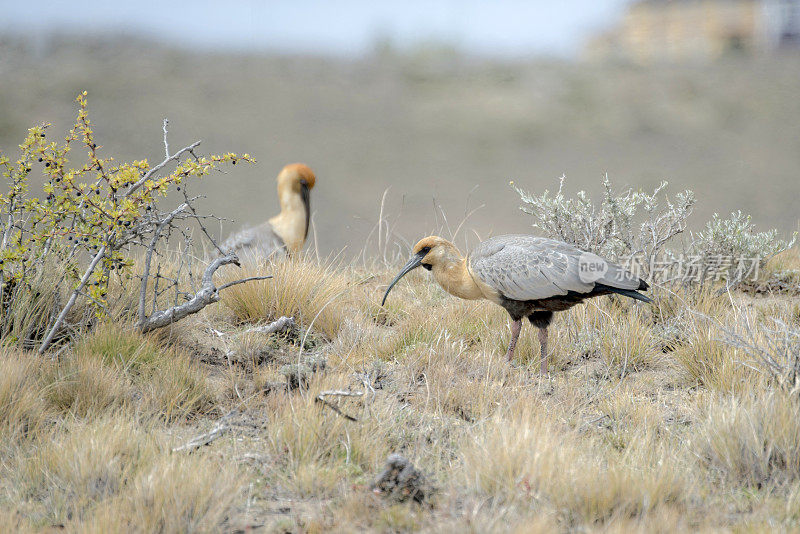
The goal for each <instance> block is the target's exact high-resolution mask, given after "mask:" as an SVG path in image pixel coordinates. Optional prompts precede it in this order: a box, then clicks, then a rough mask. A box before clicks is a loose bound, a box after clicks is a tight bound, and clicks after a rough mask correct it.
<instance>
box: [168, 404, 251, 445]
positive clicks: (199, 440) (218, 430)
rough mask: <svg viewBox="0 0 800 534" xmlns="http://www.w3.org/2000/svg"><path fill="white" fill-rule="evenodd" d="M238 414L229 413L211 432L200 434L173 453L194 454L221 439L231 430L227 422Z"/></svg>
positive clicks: (234, 412)
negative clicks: (184, 452) (196, 450)
mask: <svg viewBox="0 0 800 534" xmlns="http://www.w3.org/2000/svg"><path fill="white" fill-rule="evenodd" d="M236 413H237V412H236V410H234V411H232V412H228V413H227V414H226V415H225V416H223V417H222V419H220V420H219V421H217V424H216V425H214V428H212V429H211V430H210V431H209V432H206V433H205V434H200V435H199V436H197V437H195V438H192V439H191V440H189V442H188V443H186V444H184V445H181V446H180V447H175V448H173V449H172V452H182V451H188V452H192V451H193V450H195V449H199V448H200V447H203V446H205V445H208V444H209V443H211V442H212V441H214V440H215V439H217V438H219V437H220V436H222V435H223V434H224V433H225V432H227V431H228V430H230V429H231V427H230V425H229V424H228V423H227V420H228V419H230V418H231V417H232V416H233V415H234V414H236Z"/></svg>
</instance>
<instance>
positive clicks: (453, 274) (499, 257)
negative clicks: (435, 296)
mask: <svg viewBox="0 0 800 534" xmlns="http://www.w3.org/2000/svg"><path fill="white" fill-rule="evenodd" d="M419 266H422V267H424V268H425V269H427V270H429V271H431V272H432V273H433V277H434V278H435V279H436V281H437V282H438V283H439V285H440V286H442V288H443V289H444V290H445V291H447V292H448V293H450V294H451V295H455V296H456V297H459V298H462V299H469V300H474V299H488V300H490V301H492V302H494V303H495V304H499V305H500V306H502V307H503V308H505V309H506V311H508V313H509V315H511V319H512V320H513V323H512V325H511V343H510V344H509V346H508V352H507V353H506V356H507V357H508V359H509V361H510V360H511V359H512V358H513V356H514V347H516V345H517V339H518V338H519V332H520V329H521V328H522V319H523V318H524V317H527V318H528V320H530V322H531V324H532V325H533V326H535V327H537V328H538V329H539V344H540V345H541V349H542V364H541V372H542V373H543V374H546V373H547V327H548V326H549V325H550V322H551V321H552V320H553V313H554V312H559V311H564V310H568V309H569V308H571V307H572V306H575V305H576V304H578V303H580V302H582V301H584V300H586V299H588V298H592V297H598V296H601V295H610V294H618V295H623V296H626V297H630V298H633V299H636V300H641V301H643V302H652V301H651V300H650V299H649V298H647V297H646V296H644V295H642V294H641V293H638V292H637V290H646V289H648V285H647V282H645V281H644V280H642V279H640V278H639V277H637V276H635V275H633V274H631V273H629V272H627V271H625V269H623V268H622V267H621V266H619V265H616V264H614V263H611V262H608V261H606V260H604V259H603V258H601V257H600V256H598V255H596V254H592V253H590V252H584V251H582V250H580V249H578V248H576V247H574V246H573V245H570V244H568V243H564V242H562V241H556V240H553V239H546V238H543V237H535V236H531V235H501V236H497V237H492V238H490V239H487V240H486V241H484V242H482V243H480V244H479V245H478V246H477V247H475V249H474V250H473V251H472V252H471V253H470V254H468V255H467V257H463V256H462V255H461V253H460V252H459V251H458V249H457V248H456V247H455V245H453V244H452V243H451V242H449V241H447V240H446V239H443V238H441V237H438V236H430V237H426V238H425V239H422V240H421V241H419V242H418V243H417V244H416V245H414V248H413V250H412V256H411V259H409V260H408V263H406V264H405V266H404V267H403V270H402V271H400V273H399V274H398V275H397V276H396V277H395V278H394V280H392V283H391V284H389V287H388V289H387V290H386V294H385V295H384V296H383V301H382V302H381V305H383V304H384V303H385V302H386V297H387V296H388V295H389V291H391V290H392V288H393V287H394V286H395V284H397V282H398V281H399V280H400V279H401V278H402V277H403V276H404V275H406V274H407V273H408V272H410V271H412V270H413V269H416V268H417V267H419Z"/></svg>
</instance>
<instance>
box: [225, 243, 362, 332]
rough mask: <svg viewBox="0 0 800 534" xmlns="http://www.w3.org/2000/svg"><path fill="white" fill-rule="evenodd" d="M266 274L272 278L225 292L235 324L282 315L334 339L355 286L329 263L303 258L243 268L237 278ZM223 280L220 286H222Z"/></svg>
mask: <svg viewBox="0 0 800 534" xmlns="http://www.w3.org/2000/svg"><path fill="white" fill-rule="evenodd" d="M263 274H269V275H272V279H270V280H264V281H261V282H251V283H247V284H240V285H238V286H234V287H231V288H229V289H226V290H225V291H224V292H223V293H222V302H223V303H224V304H225V306H227V307H228V308H229V309H230V310H231V311H232V312H233V315H234V317H235V318H236V320H237V321H246V322H263V321H273V320H275V319H277V318H279V317H281V316H283V315H286V316H290V317H294V318H295V319H296V320H297V321H298V322H299V323H300V324H302V325H305V326H306V327H311V326H313V327H314V328H315V329H317V330H319V331H321V332H322V333H324V334H325V336H327V337H328V338H329V339H333V338H334V337H336V334H337V333H338V332H339V330H340V328H341V326H342V323H343V322H344V320H345V317H347V310H348V308H349V306H348V303H351V302H353V298H354V295H353V292H354V291H355V286H354V284H353V281H352V280H350V279H349V278H348V277H347V276H345V275H344V274H343V273H341V272H338V271H337V270H336V269H335V268H334V266H333V265H332V264H330V263H319V262H317V261H314V260H312V259H310V258H308V257H306V256H300V257H298V258H294V259H285V258H281V259H279V260H275V261H273V262H270V263H266V264H265V265H263V266H262V267H260V268H257V269H253V268H245V269H244V270H243V271H241V272H237V273H236V276H237V277H247V276H257V275H263ZM224 281H225V280H222V281H221V282H220V283H224Z"/></svg>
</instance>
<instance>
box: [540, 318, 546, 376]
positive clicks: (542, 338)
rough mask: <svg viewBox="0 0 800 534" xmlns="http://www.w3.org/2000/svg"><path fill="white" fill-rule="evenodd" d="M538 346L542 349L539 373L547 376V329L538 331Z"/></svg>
mask: <svg viewBox="0 0 800 534" xmlns="http://www.w3.org/2000/svg"><path fill="white" fill-rule="evenodd" d="M539 345H541V347H542V368H541V373H542V374H543V375H546V374H547V328H546V327H545V328H540V329H539Z"/></svg>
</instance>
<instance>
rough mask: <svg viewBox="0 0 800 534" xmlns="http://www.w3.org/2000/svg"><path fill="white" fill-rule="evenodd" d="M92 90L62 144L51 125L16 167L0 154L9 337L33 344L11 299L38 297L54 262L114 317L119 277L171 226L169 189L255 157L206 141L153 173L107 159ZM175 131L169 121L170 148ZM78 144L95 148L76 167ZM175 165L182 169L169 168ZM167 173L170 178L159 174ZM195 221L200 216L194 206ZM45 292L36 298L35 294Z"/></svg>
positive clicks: (65, 283)
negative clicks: (163, 203)
mask: <svg viewBox="0 0 800 534" xmlns="http://www.w3.org/2000/svg"><path fill="white" fill-rule="evenodd" d="M86 94H87V93H86V92H85V91H84V92H83V93H82V94H80V95H78V97H77V99H76V100H77V102H78V104H79V108H78V115H77V120H76V122H75V124H74V125H73V127H72V128H71V129H70V131H69V133H68V134H67V136H66V138H65V139H64V142H63V143H59V142H57V141H50V140H49V139H48V138H47V133H46V132H47V129H48V128H49V127H50V126H51V125H50V124H43V125H41V126H36V127H33V128H30V129H29V130H28V135H27V137H26V138H25V140H24V142H23V143H22V144H21V145H19V147H20V151H21V154H20V156H19V158H18V159H17V160H16V161H12V160H11V159H9V157H7V156H6V155H4V154H2V152H0V169H1V170H2V175H3V177H4V178H5V180H6V181H7V184H8V189H7V192H0V229H1V230H0V231H2V241H0V297H1V298H0V336H2V337H4V338H6V341H8V340H9V339H11V341H12V342H16V341H26V342H27V344H30V342H31V340H30V339H28V340H24V339H21V338H20V336H23V337H24V336H26V335H28V336H29V335H30V332H20V331H17V330H16V329H15V328H14V327H13V324H12V323H13V322H14V310H12V305H13V304H12V303H14V302H21V301H23V300H26V299H27V300H28V301H30V300H31V295H29V293H31V292H34V291H35V285H34V284H33V282H34V281H36V280H41V279H42V275H43V271H44V270H45V269H47V268H48V266H49V267H50V268H51V269H52V266H53V265H56V266H57V268H58V269H59V270H60V271H61V277H60V287H59V288H57V289H63V290H66V291H70V292H73V291H74V292H77V293H78V294H79V296H81V297H83V298H84V299H86V300H87V301H88V303H89V308H90V309H92V310H93V313H94V315H95V316H96V317H99V316H102V315H104V314H106V313H107V312H108V308H107V304H108V302H107V300H108V294H109V284H110V281H111V278H112V275H115V276H117V277H118V279H119V281H120V282H121V283H122V284H123V285H124V284H126V283H127V282H128V281H130V279H131V277H132V276H133V275H134V273H133V272H132V271H133V265H134V257H135V254H136V253H138V252H142V251H143V250H145V249H146V247H147V246H148V244H149V241H150V240H151V239H152V238H151V236H152V235H153V234H155V232H159V233H161V231H162V230H163V227H162V228H159V227H158V226H159V225H160V223H161V222H163V216H162V217H159V211H158V206H157V202H158V199H159V198H163V197H165V196H166V195H167V193H168V192H169V191H170V190H173V189H177V190H180V187H179V186H180V184H181V183H182V182H183V181H184V180H186V179H188V178H200V177H202V176H205V175H207V174H209V172H211V170H212V169H214V168H215V167H217V166H219V165H220V164H223V163H231V164H234V165H235V164H236V162H237V161H247V162H252V161H253V160H252V158H251V157H250V156H249V155H248V154H244V155H237V154H233V153H226V154H223V155H212V156H207V157H198V156H196V155H195V153H194V148H195V147H196V146H197V145H198V144H199V142H198V143H195V144H193V145H191V146H189V147H186V148H184V149H182V150H180V151H178V152H176V153H175V154H172V155H169V154H168V153H167V157H166V159H165V160H164V161H163V162H162V163H160V164H158V165H156V166H153V167H151V166H150V164H149V163H148V161H147V160H146V159H143V160H134V161H132V162H130V163H121V164H117V163H116V162H115V161H114V160H113V158H104V157H101V155H100V150H99V149H100V147H99V146H98V145H97V143H96V141H95V138H94V131H93V129H92V123H91V121H90V120H89V115H88V110H87V99H86ZM166 134H167V132H166V122H165V125H164V136H165V139H164V141H165V147H166V146H167V144H166ZM76 145H78V146H83V147H84V148H85V149H87V159H86V161H85V163H83V164H82V165H81V166H76V167H72V166H71V163H72V162H71V161H70V160H69V159H68V156H69V155H70V152H71V151H72V150H73V149H74V148H75V147H76ZM167 152H168V149H167ZM181 157H183V160H182V161H179V160H180V159H181ZM170 163H174V164H175V166H174V168H172V170H171V171H167V170H166V169H165V168H166V167H167V164H170ZM37 167H38V168H39V169H41V172H42V174H43V175H44V178H45V183H44V186H43V193H44V195H43V198H39V197H37V196H34V195H31V194H30V191H29V190H30V176H31V173H33V172H34V169H35V168H37ZM162 169H164V170H165V172H164V173H163V174H159V173H160V171H162ZM184 190H185V188H184ZM184 196H185V198H186V200H187V204H188V206H189V207H190V206H191V203H190V200H192V199H190V198H189V197H188V196H187V195H186V194H185V192H184ZM181 211H183V210H181ZM186 211H189V210H186ZM190 216H192V217H194V218H198V217H200V216H198V215H196V213H195V212H194V210H193V208H192V209H191V214H190ZM173 218H174V217H173ZM148 238H150V239H148ZM56 293H57V294H56V299H55V300H56V302H58V300H59V298H58V297H59V294H58V291H57V292H56ZM37 296H39V293H38V292H35V293H34V294H33V297H37ZM56 306H58V304H56ZM48 314H49V315H50V316H51V317H50V318H49V319H48V318H47V317H46V315H48ZM42 315H44V317H40V319H42V318H43V319H44V321H45V322H48V321H49V325H48V328H50V326H52V324H53V322H54V318H53V311H52V310H50V311H49V312H48V313H47V314H45V313H43V314H42ZM38 329H39V330H41V325H39V326H38Z"/></svg>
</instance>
